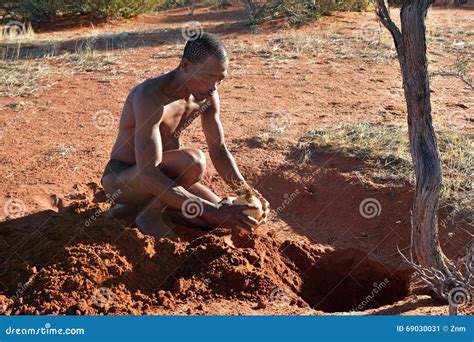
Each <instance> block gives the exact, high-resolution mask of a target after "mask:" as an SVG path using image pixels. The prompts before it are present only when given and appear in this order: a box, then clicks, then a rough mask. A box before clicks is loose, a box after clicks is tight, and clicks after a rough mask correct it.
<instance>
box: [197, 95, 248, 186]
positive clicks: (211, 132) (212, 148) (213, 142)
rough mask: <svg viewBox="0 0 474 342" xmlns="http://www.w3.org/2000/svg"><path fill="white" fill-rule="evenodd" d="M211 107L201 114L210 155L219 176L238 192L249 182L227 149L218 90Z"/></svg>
mask: <svg viewBox="0 0 474 342" xmlns="http://www.w3.org/2000/svg"><path fill="white" fill-rule="evenodd" d="M208 101H210V105H209V107H208V108H207V109H206V110H205V111H204V112H203V113H202V114H201V123H202V128H203V130H204V135H205V137H206V142H207V146H208V148H209V156H210V157H211V160H212V164H213V165H214V167H215V168H216V171H217V173H218V174H219V176H221V177H222V179H224V181H225V182H226V183H227V184H229V186H230V187H231V188H232V189H233V190H234V191H236V192H239V191H241V190H243V189H244V188H245V187H247V186H248V185H247V183H246V181H245V179H244V177H242V174H241V173H240V171H239V168H238V167H237V164H236V163H235V160H234V157H233V156H232V154H231V153H230V152H229V150H228V149H227V146H226V144H225V139H224V130H223V128H222V124H221V120H220V117H219V114H220V105H219V95H218V93H217V91H215V92H214V95H213V97H212V98H211V99H209V100H208Z"/></svg>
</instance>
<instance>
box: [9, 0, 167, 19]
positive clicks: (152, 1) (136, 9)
mask: <svg viewBox="0 0 474 342" xmlns="http://www.w3.org/2000/svg"><path fill="white" fill-rule="evenodd" d="M162 3H163V0H16V1H10V0H0V13H1V17H2V21H4V22H7V21H8V20H12V19H15V20H22V21H29V22H33V23H36V22H50V21H52V20H54V19H55V18H56V17H57V16H73V15H80V14H93V15H97V16H99V17H116V18H130V17H133V16H135V15H137V14H140V13H144V12H149V11H153V10H156V9H157V8H158V7H159V6H160V5H161V4H162Z"/></svg>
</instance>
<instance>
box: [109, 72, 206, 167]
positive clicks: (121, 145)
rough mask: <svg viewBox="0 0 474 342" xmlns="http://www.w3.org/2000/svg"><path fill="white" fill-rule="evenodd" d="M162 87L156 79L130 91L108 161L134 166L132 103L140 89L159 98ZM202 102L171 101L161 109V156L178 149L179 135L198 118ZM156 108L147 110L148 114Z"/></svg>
mask: <svg viewBox="0 0 474 342" xmlns="http://www.w3.org/2000/svg"><path fill="white" fill-rule="evenodd" d="M162 86H163V78H162V76H159V77H157V78H154V79H149V80H147V81H144V82H142V83H140V84H139V85H137V86H136V87H134V88H133V89H132V90H131V92H130V94H129V95H128V97H127V99H126V101H125V104H124V107H123V111H122V115H121V118H120V121H119V132H118V136H117V139H116V141H115V144H114V146H113V148H112V153H111V158H112V159H117V160H121V161H124V162H127V163H130V164H135V163H136V160H135V147H134V139H135V128H136V127H135V121H136V120H135V113H134V109H133V103H134V101H136V100H138V101H139V100H140V98H139V97H140V96H143V95H141V94H142V93H143V91H142V90H143V88H144V87H145V88H146V89H147V90H152V92H154V93H155V92H156V93H157V96H159V95H162V94H160V90H159V89H161V87H162ZM202 105H203V102H198V101H197V100H196V99H195V98H194V97H193V96H192V95H191V96H189V98H187V99H186V100H185V99H179V100H176V101H173V100H171V101H170V102H169V103H167V104H166V105H165V106H164V109H163V115H162V117H161V120H160V125H159V127H160V134H161V141H162V145H163V152H166V151H169V150H173V149H178V148H179V147H180V143H179V137H180V134H181V132H182V131H183V130H184V129H185V128H187V127H188V126H189V125H190V124H191V122H192V121H193V120H194V119H196V118H197V117H198V116H199V108H201V106H202ZM155 109H156V108H150V111H153V110H155ZM156 123H157V122H155V121H153V120H150V121H149V122H147V123H146V124H147V125H151V126H153V125H155V124H156Z"/></svg>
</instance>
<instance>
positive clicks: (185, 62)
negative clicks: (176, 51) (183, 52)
mask: <svg viewBox="0 0 474 342" xmlns="http://www.w3.org/2000/svg"><path fill="white" fill-rule="evenodd" d="M189 64H191V62H190V61H189V59H187V58H186V57H183V58H181V62H180V63H179V67H180V68H181V70H182V71H183V72H184V73H187V72H188V69H189Z"/></svg>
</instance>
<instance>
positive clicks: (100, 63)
mask: <svg viewBox="0 0 474 342" xmlns="http://www.w3.org/2000/svg"><path fill="white" fill-rule="evenodd" d="M49 46H50V48H51V49H50V50H48V51H46V50H44V51H43V50H42V53H41V56H42V57H41V58H33V59H27V58H26V59H25V58H11V55H8V56H7V57H6V55H5V53H4V54H3V58H2V60H0V95H3V96H25V95H28V94H31V93H33V92H35V91H37V90H38V89H40V88H44V87H49V86H50V84H49V83H48V82H45V80H46V78H47V77H48V76H50V75H53V74H54V75H64V76H70V75H74V74H80V73H88V72H96V71H107V72H109V73H112V74H114V73H115V71H116V70H115V65H116V62H117V60H118V55H117V54H113V53H110V52H100V51H98V50H96V49H94V45H93V44H91V43H89V42H88V41H86V42H85V43H83V44H81V45H80V46H79V47H78V48H77V49H76V50H75V51H74V52H63V53H58V52H57V49H56V48H55V47H54V46H56V45H49ZM20 49H21V45H18V47H17V51H16V52H15V54H17V55H20V53H21V51H20ZM4 52H5V51H4Z"/></svg>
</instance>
